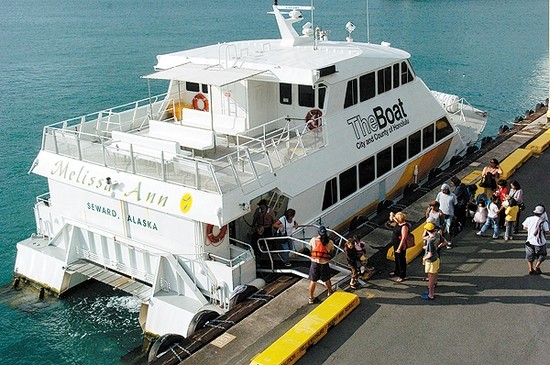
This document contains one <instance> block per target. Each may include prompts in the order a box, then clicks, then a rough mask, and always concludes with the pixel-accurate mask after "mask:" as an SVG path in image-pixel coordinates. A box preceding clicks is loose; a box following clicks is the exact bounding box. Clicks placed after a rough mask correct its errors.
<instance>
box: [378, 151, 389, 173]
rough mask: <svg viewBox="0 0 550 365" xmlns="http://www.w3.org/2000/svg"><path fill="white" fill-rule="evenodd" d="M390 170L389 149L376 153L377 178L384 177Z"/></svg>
mask: <svg viewBox="0 0 550 365" xmlns="http://www.w3.org/2000/svg"><path fill="white" fill-rule="evenodd" d="M390 170H391V147H388V148H386V149H385V150H383V151H380V152H378V154H377V155H376V175H377V176H378V177H380V176H382V175H384V174H385V173H386V172H388V171H390Z"/></svg>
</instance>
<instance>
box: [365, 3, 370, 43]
mask: <svg viewBox="0 0 550 365" xmlns="http://www.w3.org/2000/svg"><path fill="white" fill-rule="evenodd" d="M366 21H367V43H370V25H369V0H367V19H366Z"/></svg>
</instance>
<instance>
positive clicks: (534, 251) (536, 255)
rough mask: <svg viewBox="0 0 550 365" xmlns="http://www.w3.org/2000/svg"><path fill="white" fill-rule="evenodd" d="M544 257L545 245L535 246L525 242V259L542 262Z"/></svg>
mask: <svg viewBox="0 0 550 365" xmlns="http://www.w3.org/2000/svg"><path fill="white" fill-rule="evenodd" d="M545 258H546V245H542V246H535V245H532V244H530V243H529V242H525V259H526V260H527V261H529V262H533V261H535V260H537V261H538V262H543V261H544V260H545Z"/></svg>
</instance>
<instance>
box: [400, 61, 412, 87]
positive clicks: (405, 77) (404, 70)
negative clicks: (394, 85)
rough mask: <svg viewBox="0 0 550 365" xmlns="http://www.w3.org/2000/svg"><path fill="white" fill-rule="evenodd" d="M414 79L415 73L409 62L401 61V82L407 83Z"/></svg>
mask: <svg viewBox="0 0 550 365" xmlns="http://www.w3.org/2000/svg"><path fill="white" fill-rule="evenodd" d="M412 80H414V77H413V74H412V71H411V69H410V68H409V65H408V64H407V62H405V61H403V62H401V84H403V85H404V84H406V83H407V82H411V81H412Z"/></svg>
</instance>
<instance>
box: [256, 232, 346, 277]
mask: <svg viewBox="0 0 550 365" xmlns="http://www.w3.org/2000/svg"><path fill="white" fill-rule="evenodd" d="M307 228H315V232H317V230H318V229H319V226H318V225H303V226H299V227H298V228H297V230H296V231H295V232H293V234H292V235H290V236H282V237H267V238H260V239H259V240H258V249H259V251H260V252H261V253H263V254H266V255H267V256H268V258H269V261H270V266H271V270H274V269H275V261H274V259H273V256H274V255H279V254H281V253H288V254H289V255H294V256H299V257H302V258H305V259H307V260H310V259H311V257H310V256H309V255H307V254H305V253H304V251H305V249H306V248H307V249H308V250H309V249H310V241H309V240H305V239H303V238H297V237H295V236H294V235H295V234H296V235H298V234H302V235H304V234H305V231H306V229H307ZM327 232H329V233H331V234H332V237H333V238H336V240H334V239H333V238H331V239H332V240H333V242H334V248H335V249H336V251H337V252H341V253H343V252H344V249H343V248H342V247H343V246H344V244H345V242H346V241H347V239H346V238H345V237H344V236H342V235H341V234H340V233H338V232H336V231H334V230H332V229H330V228H327ZM313 237H315V236H313ZM287 240H291V241H292V244H291V249H289V250H283V249H273V248H270V247H276V244H277V243H279V242H282V241H287ZM331 261H332V260H331Z"/></svg>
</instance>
